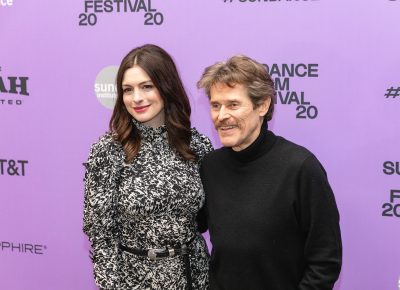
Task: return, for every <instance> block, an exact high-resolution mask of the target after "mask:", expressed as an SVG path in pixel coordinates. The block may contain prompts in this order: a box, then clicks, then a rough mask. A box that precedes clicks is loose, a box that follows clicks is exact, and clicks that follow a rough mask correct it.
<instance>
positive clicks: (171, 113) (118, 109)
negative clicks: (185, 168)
mask: <svg viewBox="0 0 400 290" xmlns="http://www.w3.org/2000/svg"><path fill="white" fill-rule="evenodd" d="M136 65H137V66H139V67H140V68H142V69H143V70H144V71H145V72H146V73H147V74H148V75H149V77H150V79H151V81H152V82H153V84H154V85H155V87H156V88H157V89H158V91H159V93H160V96H161V98H162V99H163V101H164V112H165V125H166V128H167V131H168V142H169V145H170V146H171V148H173V149H175V150H176V151H177V153H179V154H180V155H181V156H182V157H183V158H184V159H186V160H195V159H196V158H197V157H196V155H195V154H194V152H193V151H192V150H191V149H190V140H191V127H190V113H191V109H190V103H189V98H188V96H187V94H186V92H185V89H184V88H183V84H182V81H181V79H180V77H179V73H178V70H177V68H176V66H175V63H174V61H173V60H172V58H171V56H170V55H169V54H168V53H167V52H166V51H165V50H163V49H162V48H160V47H158V46H156V45H153V44H146V45H143V46H140V47H137V48H134V49H133V50H132V51H130V52H129V53H128V54H127V55H126V56H125V57H124V58H123V60H122V62H121V65H120V67H119V70H118V73H117V80H116V82H117V100H116V103H115V107H114V111H113V114H112V116H111V120H110V124H109V126H110V131H111V132H112V133H113V136H114V139H115V140H116V141H118V142H120V143H121V144H122V147H123V149H124V151H125V154H126V161H127V162H128V163H131V162H132V160H133V159H134V157H135V156H136V154H137V153H138V151H139V148H140V142H141V137H140V133H139V131H138V129H137V128H136V126H135V125H134V123H133V122H132V116H131V115H130V114H129V112H128V111H127V109H126V107H125V105H124V101H123V89H122V81H123V78H124V74H125V71H126V70H128V69H130V68H132V67H133V66H136Z"/></svg>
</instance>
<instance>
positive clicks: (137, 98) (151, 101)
mask: <svg viewBox="0 0 400 290" xmlns="http://www.w3.org/2000/svg"><path fill="white" fill-rule="evenodd" d="M122 90H123V100H124V104H125V107H126V109H127V110H128V112H129V114H131V116H132V117H133V118H135V119H136V120H137V121H139V122H141V123H143V124H144V125H146V126H149V127H153V128H157V127H160V126H161V125H163V124H164V120H165V119H164V101H163V99H162V98H161V96H160V93H159V92H158V89H157V88H156V87H155V86H154V84H153V82H152V81H151V79H150V77H149V76H148V74H147V73H146V72H145V71H144V70H143V69H142V68H141V67H140V66H138V65H135V66H133V67H131V68H130V69H127V70H126V71H125V73H124V77H123V79H122Z"/></svg>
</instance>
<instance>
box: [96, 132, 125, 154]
mask: <svg viewBox="0 0 400 290" xmlns="http://www.w3.org/2000/svg"><path fill="white" fill-rule="evenodd" d="M123 156H124V151H123V148H122V145H121V144H120V143H119V142H118V141H117V140H116V138H115V134H114V133H111V132H106V133H104V134H103V135H101V136H100V138H99V139H98V140H97V141H96V142H94V143H93V144H92V146H91V148H90V154H89V159H93V158H95V159H100V158H101V159H110V158H111V159H121V158H122V160H123Z"/></svg>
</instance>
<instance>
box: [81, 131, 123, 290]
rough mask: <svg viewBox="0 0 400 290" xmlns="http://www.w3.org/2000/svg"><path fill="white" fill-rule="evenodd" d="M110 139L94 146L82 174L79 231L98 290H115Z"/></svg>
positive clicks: (114, 163)
mask: <svg viewBox="0 0 400 290" xmlns="http://www.w3.org/2000/svg"><path fill="white" fill-rule="evenodd" d="M114 152H116V148H115V145H113V141H112V138H111V136H110V135H105V136H103V137H102V138H100V140H99V141H98V142H97V143H95V144H94V145H93V146H92V148H91V151H90V155H89V158H88V161H87V165H86V173H85V199H84V214H83V231H84V232H85V234H86V235H87V236H88V238H89V240H90V242H91V244H92V251H93V267H94V277H95V281H96V284H97V286H99V287H100V288H101V289H117V288H118V286H117V283H118V272H117V246H118V240H117V239H116V222H115V218H116V216H115V214H114V211H115V208H114V206H113V198H115V197H116V196H115V195H116V193H117V177H118V174H119V164H120V162H118V158H117V157H116V154H114Z"/></svg>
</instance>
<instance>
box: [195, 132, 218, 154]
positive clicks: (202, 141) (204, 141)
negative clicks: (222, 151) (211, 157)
mask: <svg viewBox="0 0 400 290" xmlns="http://www.w3.org/2000/svg"><path fill="white" fill-rule="evenodd" d="M191 130H192V139H191V142H190V147H191V149H192V150H193V151H194V152H195V153H196V155H197V156H198V157H199V159H202V158H203V157H204V156H205V155H206V154H207V153H209V152H211V151H213V150H214V147H213V145H212V143H211V140H210V138H208V137H207V136H206V135H204V134H201V133H200V132H199V131H197V129H196V128H192V129H191Z"/></svg>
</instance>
